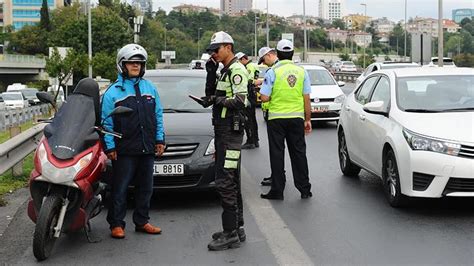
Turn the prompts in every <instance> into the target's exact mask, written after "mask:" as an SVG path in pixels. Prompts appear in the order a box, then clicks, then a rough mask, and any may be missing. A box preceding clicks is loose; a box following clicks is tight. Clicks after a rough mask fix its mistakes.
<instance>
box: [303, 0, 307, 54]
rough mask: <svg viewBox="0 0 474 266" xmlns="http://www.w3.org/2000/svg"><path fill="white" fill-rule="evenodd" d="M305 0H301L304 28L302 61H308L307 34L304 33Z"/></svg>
mask: <svg viewBox="0 0 474 266" xmlns="http://www.w3.org/2000/svg"><path fill="white" fill-rule="evenodd" d="M305 2H306V1H305V0H303V24H304V25H303V29H304V52H303V62H308V36H307V35H306V3H305Z"/></svg>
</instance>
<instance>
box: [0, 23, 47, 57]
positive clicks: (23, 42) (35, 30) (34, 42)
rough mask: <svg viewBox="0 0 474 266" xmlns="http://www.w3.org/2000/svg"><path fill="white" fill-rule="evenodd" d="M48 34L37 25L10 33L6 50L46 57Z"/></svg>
mask: <svg viewBox="0 0 474 266" xmlns="http://www.w3.org/2000/svg"><path fill="white" fill-rule="evenodd" d="M47 38H48V33H47V32H46V31H45V30H44V29H42V28H40V27H39V26H38V25H34V26H29V25H28V26H24V27H23V28H22V29H21V30H19V31H17V32H15V33H12V34H11V36H10V44H9V45H8V49H9V51H11V52H16V53H20V54H30V55H36V54H43V55H46V54H47V51H48V47H47V45H46V43H47Z"/></svg>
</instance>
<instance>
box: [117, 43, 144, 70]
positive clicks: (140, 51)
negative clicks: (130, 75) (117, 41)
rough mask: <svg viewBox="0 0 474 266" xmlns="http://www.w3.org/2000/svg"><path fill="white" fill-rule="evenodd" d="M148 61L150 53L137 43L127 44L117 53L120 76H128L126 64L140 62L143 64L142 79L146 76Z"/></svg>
mask: <svg viewBox="0 0 474 266" xmlns="http://www.w3.org/2000/svg"><path fill="white" fill-rule="evenodd" d="M147 60H148V53H147V52H146V51H145V49H144V48H143V47H142V46H140V45H138V44H135V43H131V44H127V45H125V46H124V47H122V48H121V49H120V50H119V51H118V53H117V60H116V63H117V70H118V72H119V73H120V74H126V70H125V66H124V65H123V63H124V62H127V61H135V62H136V61H138V62H141V63H142V68H141V70H140V77H142V76H143V75H144V74H145V66H146V61H147Z"/></svg>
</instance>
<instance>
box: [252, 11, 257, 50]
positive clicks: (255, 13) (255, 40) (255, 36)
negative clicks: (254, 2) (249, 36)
mask: <svg viewBox="0 0 474 266" xmlns="http://www.w3.org/2000/svg"><path fill="white" fill-rule="evenodd" d="M257 20H258V17H257V13H255V50H254V53H253V57H254V58H257Z"/></svg>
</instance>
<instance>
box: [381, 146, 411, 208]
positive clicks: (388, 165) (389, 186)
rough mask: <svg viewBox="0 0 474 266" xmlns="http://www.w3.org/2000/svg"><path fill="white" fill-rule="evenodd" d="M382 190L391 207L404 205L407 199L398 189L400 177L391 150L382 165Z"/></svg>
mask: <svg viewBox="0 0 474 266" xmlns="http://www.w3.org/2000/svg"><path fill="white" fill-rule="evenodd" d="M382 173H383V180H384V190H385V195H386V197H387V200H388V203H389V204H390V206H392V207H401V206H403V205H404V204H405V203H406V200H407V197H406V196H405V195H403V194H402V192H401V189H400V175H399V173H398V164H397V159H396V158H395V153H394V152H393V150H391V149H390V150H388V152H387V154H386V156H385V159H384V163H383V169H382Z"/></svg>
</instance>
